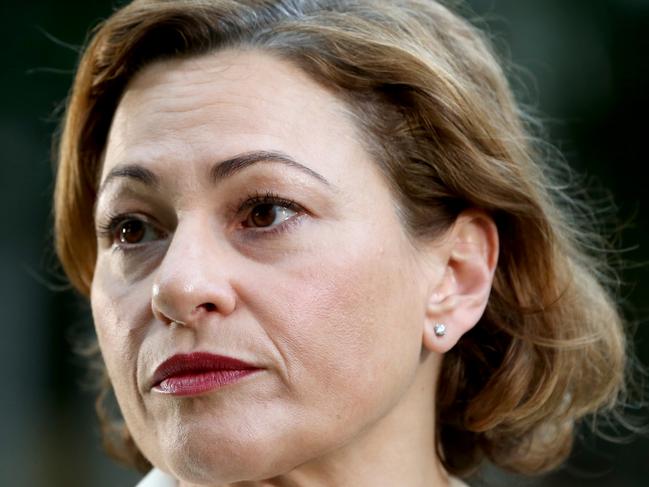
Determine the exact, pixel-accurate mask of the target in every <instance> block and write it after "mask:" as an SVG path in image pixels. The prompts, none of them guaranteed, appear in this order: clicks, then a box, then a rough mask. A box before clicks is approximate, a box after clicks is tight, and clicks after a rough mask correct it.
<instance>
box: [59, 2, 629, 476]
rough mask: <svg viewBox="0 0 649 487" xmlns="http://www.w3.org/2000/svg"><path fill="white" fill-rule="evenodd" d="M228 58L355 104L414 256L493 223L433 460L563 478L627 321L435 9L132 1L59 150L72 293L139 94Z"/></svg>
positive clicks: (610, 393) (495, 70) (461, 25)
mask: <svg viewBox="0 0 649 487" xmlns="http://www.w3.org/2000/svg"><path fill="white" fill-rule="evenodd" d="M224 48H241V49H258V50H263V51H264V52H268V53H270V54H274V55H277V56H280V57H282V58H283V59H286V60H289V61H290V62H293V63H295V64H296V65H298V66H300V67H301V68H302V69H303V70H305V71H306V72H307V73H308V74H310V75H311V76H312V77H313V78H314V79H315V80H317V81H318V82H320V83H322V84H323V85H324V86H326V87H328V88H330V89H331V90H333V91H334V92H335V93H336V94H337V95H338V96H340V97H341V98H342V99H343V100H344V101H346V103H347V105H348V107H349V108H350V110H351V112H352V113H353V114H354V115H355V117H354V118H355V120H356V122H357V123H358V124H359V126H360V127H361V128H362V129H364V130H363V132H364V133H365V134H366V135H367V137H366V140H365V141H364V143H365V144H366V146H367V147H368V149H369V150H370V151H371V153H372V154H373V156H374V158H375V160H376V163H377V164H378V165H379V166H380V167H381V169H382V170H383V171H384V173H385V175H386V177H387V180H388V181H389V182H390V184H391V187H392V189H393V191H394V195H395V201H396V202H397V204H398V206H399V209H400V211H401V212H402V213H403V216H404V221H406V222H407V223H406V225H407V228H408V230H409V232H410V234H411V236H412V238H413V240H414V241H421V240H425V239H430V238H434V237H435V236H437V235H439V234H440V232H442V231H443V230H445V229H447V228H448V227H449V225H451V224H452V222H453V221H454V219H455V218H456V216H457V215H458V214H459V213H460V212H461V211H462V210H463V209H465V208H480V209H482V210H484V211H487V212H488V213H489V214H490V215H491V216H492V217H493V218H494V220H495V222H496V224H497V227H498V231H499V235H500V241H501V253H500V260H499V262H498V266H497V270H496V275H495V281H494V285H493V290H492V294H491V297H490V299H489V303H488V306H487V309H486V311H485V313H484V316H483V317H482V319H481V321H480V323H479V324H478V325H477V326H476V327H475V328H474V329H473V330H472V331H471V332H469V333H468V334H466V335H465V336H464V337H463V338H462V339H461V341H460V342H459V343H458V344H457V346H456V347H454V348H453V349H452V350H451V351H450V352H449V353H447V354H446V355H445V357H444V360H443V365H442V370H441V378H440V381H439V384H440V388H439V391H438V396H437V401H438V408H437V414H438V421H437V435H438V442H437V444H438V455H439V457H440V458H441V460H442V462H443V463H444V465H445V467H446V468H447V469H448V470H449V471H450V472H451V473H455V474H466V473H468V472H470V471H471V470H473V469H474V468H476V467H477V466H478V465H479V464H480V462H481V461H482V459H483V458H485V457H486V458H488V459H489V460H491V461H493V462H494V463H496V464H497V465H500V466H502V467H504V468H507V469H510V470H513V471H517V472H523V473H537V472H541V471H545V470H548V469H550V468H552V467H554V466H556V465H558V464H559V463H560V462H561V461H562V460H564V459H565V457H566V456H567V454H568V452H569V451H570V447H571V443H572V438H573V430H574V427H575V424H576V421H577V420H578V419H579V418H581V417H583V416H584V415H585V414H588V413H591V412H594V411H597V410H600V409H601V408H607V407H608V408H612V407H613V406H615V404H616V402H617V400H618V398H619V396H620V394H621V392H622V391H623V390H624V370H625V349H626V343H625V336H624V332H623V324H622V320H621V318H620V316H619V313H618V311H617V309H616V306H615V303H614V301H613V298H612V295H611V293H610V291H609V290H607V289H606V286H607V284H606V282H607V281H606V276H607V275H608V271H607V270H606V266H605V264H604V259H603V258H602V257H601V255H598V254H597V251H596V250H592V249H593V248H594V246H593V245H592V244H593V242H595V241H596V237H594V236H593V234H591V233H588V232H585V231H584V230H585V228H586V226H584V225H583V218H582V217H580V216H579V215H580V214H583V213H584V212H583V211H581V212H580V211H579V207H578V205H577V204H575V203H574V202H573V201H572V200H571V199H570V198H569V197H567V196H566V194H565V192H562V191H561V190H560V189H558V188H559V186H560V185H558V184H555V180H556V178H555V177H553V176H552V174H555V172H556V169H552V167H551V164H550V161H548V160H545V158H544V157H543V151H540V150H537V149H538V144H536V143H535V142H534V139H533V138H532V137H530V135H529V129H528V128H527V126H528V125H529V124H526V122H525V121H526V120H527V118H526V116H525V115H524V114H522V113H521V111H520V110H519V107H518V105H517V104H516V103H515V101H514V100H513V97H512V94H511V90H510V88H509V86H508V83H507V80H506V78H505V76H504V74H503V72H502V69H501V67H500V65H499V63H498V62H497V61H496V56H495V55H494V54H493V52H492V51H491V49H490V47H489V44H488V42H487V41H486V39H485V37H484V36H483V34H482V33H481V32H480V31H479V30H477V29H476V28H475V27H473V26H472V25H471V24H469V23H468V22H466V21H465V20H463V19H461V18H460V17H459V16H458V15H456V14H455V13H453V12H452V11H451V10H450V9H448V8H446V7H444V6H442V5H440V4H439V3H437V2H434V1H425V0H371V1H370V0H347V1H345V0H338V1H337V0H275V1H271V0H168V1H164V0H136V1H134V2H133V3H131V4H129V5H127V6H125V7H124V8H122V9H121V10H118V11H117V12H115V13H114V14H113V15H112V16H111V17H110V18H109V19H108V20H107V21H105V22H104V23H102V24H101V25H100V26H99V27H98V28H97V30H96V31H95V32H94V35H93V37H92V39H91V41H90V43H89V45H88V46H87V48H86V50H85V52H84V54H83V57H82V58H81V62H80V65H79V68H78V71H77V75H76V78H75V82H74V86H73V89H72V92H71V95H70V97H69V100H68V105H67V112H66V116H65V121H64V127H63V131H62V134H61V137H60V146H59V156H58V162H59V169H58V176H57V181H56V190H55V231H56V248H57V251H58V255H59V257H60V260H61V262H62V264H63V267H64V269H65V271H66V273H67V275H68V276H69V279H70V281H71V282H72V284H73V285H74V286H75V287H76V288H77V289H78V290H79V291H80V292H81V293H83V294H84V295H86V296H87V295H88V294H89V289H90V283H91V281H92V278H93V270H94V264H95V258H96V253H97V250H96V241H95V235H94V231H93V229H94V221H93V205H94V202H95V198H96V191H97V183H98V177H99V172H100V166H101V157H102V153H103V150H104V148H105V144H106V138H107V133H108V130H109V128H110V124H111V120H112V116H113V114H114V112H115V109H116V106H117V104H118V103H119V99H120V96H121V94H122V93H123V91H124V89H125V87H126V86H127V84H128V82H129V80H131V79H132V78H133V76H134V75H135V74H136V73H137V72H138V71H139V70H140V69H142V68H143V67H144V66H146V65H148V64H150V63H152V62H154V61H156V60H160V59H164V58H169V57H177V56H193V55H200V54H204V53H208V52H210V51H214V50H218V49H224ZM80 233H81V234H80ZM109 387H110V384H109V382H108V381H107V380H106V389H105V390H104V393H103V394H104V395H105V394H106V391H107V390H108V389H107V388H109ZM99 410H100V412H102V414H103V409H101V408H100V409H99ZM103 420H104V422H105V423H106V424H108V421H109V420H108V418H107V417H105V416H103ZM119 431H120V436H121V439H122V440H125V442H126V444H129V445H130V447H128V448H126V447H124V448H122V450H121V451H122V452H123V453H124V454H125V455H126V456H127V457H129V458H130V460H131V461H133V462H136V461H138V459H139V464H140V466H142V465H145V464H146V461H145V460H144V459H143V457H142V456H141V454H139V452H138V450H137V447H136V446H135V445H134V444H133V442H132V440H131V439H130V436H129V435H128V431H127V430H126V428H125V426H123V425H122V426H120V427H119Z"/></svg>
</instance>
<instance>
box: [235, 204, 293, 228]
mask: <svg viewBox="0 0 649 487" xmlns="http://www.w3.org/2000/svg"><path fill="white" fill-rule="evenodd" d="M295 214H296V212H295V211H293V210H291V209H289V208H286V207H284V206H280V205H276V204H272V203H264V204H261V205H256V206H255V207H254V208H253V209H252V211H251V212H250V215H249V216H248V218H247V219H246V222H245V226H247V227H256V228H264V227H270V226H274V225H279V224H281V223H282V222H283V221H285V220H288V219H289V218H291V217H292V216H293V215H295Z"/></svg>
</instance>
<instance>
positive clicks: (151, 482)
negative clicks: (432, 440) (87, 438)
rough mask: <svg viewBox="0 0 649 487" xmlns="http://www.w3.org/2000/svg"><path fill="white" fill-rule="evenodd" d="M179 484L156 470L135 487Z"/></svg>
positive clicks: (455, 483)
mask: <svg viewBox="0 0 649 487" xmlns="http://www.w3.org/2000/svg"><path fill="white" fill-rule="evenodd" d="M177 486H178V482H177V481H176V479H174V478H173V477H172V476H171V475H168V474H166V473H164V472H163V471H162V470H158V469H157V468H154V469H153V470H151V471H150V472H149V473H148V474H147V475H146V477H144V478H143V479H142V480H141V481H140V482H139V483H138V484H137V485H136V486H135V487H177ZM450 487H469V486H468V485H467V484H465V483H464V482H462V481H461V480H460V479H457V478H455V477H451V479H450Z"/></svg>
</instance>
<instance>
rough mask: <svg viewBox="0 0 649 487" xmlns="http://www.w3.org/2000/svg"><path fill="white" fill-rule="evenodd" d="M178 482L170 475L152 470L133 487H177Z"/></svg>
mask: <svg viewBox="0 0 649 487" xmlns="http://www.w3.org/2000/svg"><path fill="white" fill-rule="evenodd" d="M177 486H178V482H177V481H176V479H175V478H173V477H172V476H171V475H169V474H166V473H164V472H163V471H162V470H158V469H157V468H154V469H153V470H151V471H150V472H149V473H148V474H146V476H145V477H144V478H143V479H142V480H140V482H139V483H138V484H137V485H136V486H135V487H177Z"/></svg>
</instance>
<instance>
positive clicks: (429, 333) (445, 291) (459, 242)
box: [423, 210, 499, 353]
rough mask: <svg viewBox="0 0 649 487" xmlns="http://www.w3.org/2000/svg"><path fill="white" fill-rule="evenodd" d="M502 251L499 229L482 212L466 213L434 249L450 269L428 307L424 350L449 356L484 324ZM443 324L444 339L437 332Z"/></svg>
mask: <svg viewBox="0 0 649 487" xmlns="http://www.w3.org/2000/svg"><path fill="white" fill-rule="evenodd" d="M498 246H499V245H498V230H497V228H496V224H495V223H494V221H493V220H492V219H491V217H490V216H489V215H487V214H486V213H484V212H481V211H477V210H467V211H465V212H463V213H461V214H460V216H459V217H458V218H457V220H456V221H455V223H454V224H453V227H451V229H450V230H449V233H448V234H447V235H446V236H445V237H443V239H442V241H441V245H440V242H437V243H436V244H434V250H433V251H434V252H436V253H438V258H439V252H440V251H441V253H442V261H441V262H442V265H443V266H444V269H443V272H442V273H441V278H439V277H437V281H436V282H434V283H432V286H431V291H430V293H429V300H428V304H427V307H426V317H425V324H424V333H423V345H424V346H425V347H426V348H427V349H428V350H430V351H432V352H437V353H444V352H447V351H448V350H450V349H451V348H452V347H453V346H454V345H455V344H456V343H457V341H458V340H459V339H460V337H461V336H462V335H463V334H464V333H466V332H467V331H469V330H470V329H471V328H472V327H473V326H474V325H475V324H476V323H477V322H478V321H479V320H480V318H481V317H482V314H483V313H484V310H485V308H486V306H487V301H488V299H489V293H490V292H491V285H492V282H493V277H494V272H495V270H496V264H497V262H498ZM431 248H432V247H431ZM439 275H440V274H439V273H437V276H439ZM439 324H443V325H444V333H443V334H442V333H439V331H440V330H438V332H437V333H436V330H435V327H436V325H439Z"/></svg>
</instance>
